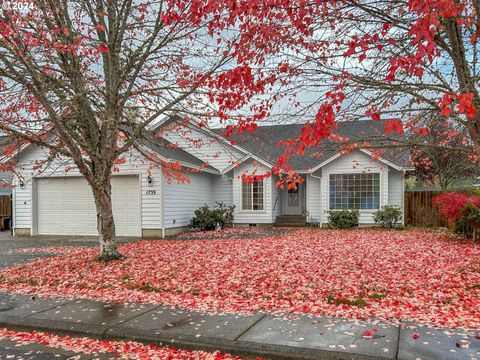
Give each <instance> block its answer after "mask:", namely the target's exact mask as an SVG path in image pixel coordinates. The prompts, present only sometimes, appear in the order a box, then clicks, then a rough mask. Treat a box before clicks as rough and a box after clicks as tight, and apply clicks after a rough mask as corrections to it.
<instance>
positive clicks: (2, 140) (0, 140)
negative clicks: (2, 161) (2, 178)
mask: <svg viewBox="0 0 480 360" xmlns="http://www.w3.org/2000/svg"><path fill="white" fill-rule="evenodd" d="M8 142H9V137H8V136H5V135H1V136H0V158H1V157H2V156H3V155H5V154H4V151H3V149H4V148H3V147H4V146H5V145H7V144H8Z"/></svg>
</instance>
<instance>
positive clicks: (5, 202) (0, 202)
mask: <svg viewBox="0 0 480 360" xmlns="http://www.w3.org/2000/svg"><path fill="white" fill-rule="evenodd" d="M0 215H2V216H12V197H11V196H10V195H0Z"/></svg>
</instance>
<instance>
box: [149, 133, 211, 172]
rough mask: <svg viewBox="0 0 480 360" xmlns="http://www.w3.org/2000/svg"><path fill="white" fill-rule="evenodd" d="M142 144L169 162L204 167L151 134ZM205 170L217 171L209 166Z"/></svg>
mask: <svg viewBox="0 0 480 360" xmlns="http://www.w3.org/2000/svg"><path fill="white" fill-rule="evenodd" d="M143 144H144V145H145V146H147V147H148V148H149V149H151V150H153V151H155V152H156V153H157V154H159V155H160V156H162V157H164V158H167V159H169V160H174V161H177V160H178V161H179V162H180V163H183V164H189V165H194V166H195V167H202V166H204V165H205V162H204V161H203V160H201V159H199V158H197V157H195V156H193V155H192V154H190V153H188V152H186V151H185V150H183V149H181V148H179V147H177V146H175V145H174V144H172V143H171V142H169V141H168V140H166V139H164V138H159V137H157V136H155V135H153V134H152V135H151V136H150V137H149V140H144V142H143ZM205 168H206V169H209V170H212V171H218V169H216V168H214V167H213V166H211V165H207V166H205Z"/></svg>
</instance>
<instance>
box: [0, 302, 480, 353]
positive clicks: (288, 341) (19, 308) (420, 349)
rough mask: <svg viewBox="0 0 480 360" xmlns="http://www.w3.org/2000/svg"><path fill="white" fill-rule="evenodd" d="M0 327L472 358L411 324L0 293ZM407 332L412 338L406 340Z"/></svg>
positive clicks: (477, 341) (472, 343)
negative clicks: (207, 311) (216, 312)
mask: <svg viewBox="0 0 480 360" xmlns="http://www.w3.org/2000/svg"><path fill="white" fill-rule="evenodd" d="M0 327H7V328H11V329H18V330H25V329H27V330H37V331H45V332H52V333H61V334H70V335H77V336H87V337H93V338H100V339H107V340H114V339H128V340H136V341H141V342H146V343H155V344H158V345H172V346H175V347H177V348H180V349H182V348H183V349H201V350H210V351H213V350H220V351H222V352H228V353H232V354H236V355H243V356H263V357H266V358H272V359H413V360H415V359H422V360H427V359H432V360H433V359H435V360H440V359H480V338H478V334H475V333H474V332H472V333H469V334H467V333H463V334H453V333H449V332H448V331H446V330H439V329H432V328H422V327H417V326H415V324H413V323H404V324H402V326H393V325H390V324H386V323H382V322H375V323H364V322H360V321H352V320H344V319H332V318H327V317H308V316H295V317H288V318H287V317H282V316H273V315H268V314H255V315H250V316H240V315H231V314H227V315H212V314H204V313H199V312H193V311H186V310H180V309H174V308H170V307H164V306H156V305H145V304H119V305H116V304H105V303H101V302H95V301H90V300H72V299H47V300H46V299H39V298H34V299H32V298H31V297H30V296H26V295H14V294H7V293H0ZM374 328H375V329H376V330H377V329H378V330H377V331H376V332H375V331H373V329H374ZM365 330H369V331H372V334H373V338H371V339H366V338H364V337H363V334H364V331H365ZM414 333H418V334H419V335H420V337H419V338H418V339H414V338H413V336H412V335H413V334H414ZM475 336H477V337H475Z"/></svg>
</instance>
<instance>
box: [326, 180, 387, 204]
mask: <svg viewBox="0 0 480 360" xmlns="http://www.w3.org/2000/svg"><path fill="white" fill-rule="evenodd" d="M329 180H330V184H329V185H330V188H329V190H330V191H329V194H330V210H341V209H358V210H376V209H379V208H380V174H379V173H365V174H330V179H329Z"/></svg>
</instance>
